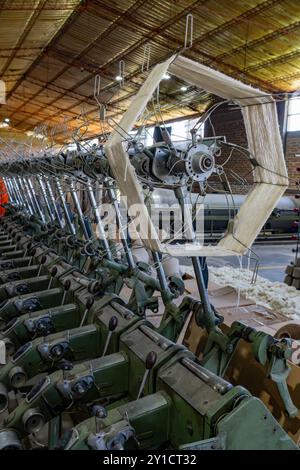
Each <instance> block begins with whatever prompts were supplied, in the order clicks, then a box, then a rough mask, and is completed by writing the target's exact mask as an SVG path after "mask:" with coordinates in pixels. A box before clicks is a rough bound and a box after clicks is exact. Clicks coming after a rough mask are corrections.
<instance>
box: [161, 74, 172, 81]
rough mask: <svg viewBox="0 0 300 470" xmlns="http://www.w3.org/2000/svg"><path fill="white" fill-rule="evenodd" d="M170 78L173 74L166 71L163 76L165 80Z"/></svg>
mask: <svg viewBox="0 0 300 470" xmlns="http://www.w3.org/2000/svg"><path fill="white" fill-rule="evenodd" d="M170 78H171V75H169V74H168V73H164V74H163V76H162V79H163V80H170Z"/></svg>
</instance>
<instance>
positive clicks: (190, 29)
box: [184, 13, 194, 49]
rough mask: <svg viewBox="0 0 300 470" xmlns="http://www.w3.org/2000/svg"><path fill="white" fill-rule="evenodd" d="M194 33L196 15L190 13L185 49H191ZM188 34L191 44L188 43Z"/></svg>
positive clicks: (186, 25) (187, 18) (187, 21)
mask: <svg viewBox="0 0 300 470" xmlns="http://www.w3.org/2000/svg"><path fill="white" fill-rule="evenodd" d="M189 33H190V34H189ZM193 35H194V16H193V15H192V13H189V14H188V15H186V23H185V36H184V49H190V48H191V47H192V45H193ZM188 36H190V37H189V45H188Z"/></svg>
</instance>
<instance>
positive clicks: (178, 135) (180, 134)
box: [130, 118, 204, 146]
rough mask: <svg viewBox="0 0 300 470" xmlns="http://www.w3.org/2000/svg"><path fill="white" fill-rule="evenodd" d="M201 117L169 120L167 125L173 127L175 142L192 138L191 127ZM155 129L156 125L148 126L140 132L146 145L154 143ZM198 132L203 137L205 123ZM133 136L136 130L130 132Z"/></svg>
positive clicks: (172, 134)
mask: <svg viewBox="0 0 300 470" xmlns="http://www.w3.org/2000/svg"><path fill="white" fill-rule="evenodd" d="M198 119H199V118H196V119H184V120H182V121H175V122H167V123H166V127H171V128H172V130H171V139H172V141H173V142H182V141H185V140H190V139H191V133H190V131H191V129H192V128H193V127H194V125H195V124H196V123H197V121H198ZM153 131H154V127H153V126H152V127H147V128H144V129H143V131H142V132H141V134H140V140H141V141H142V142H143V144H144V145H146V146H148V145H152V144H153ZM198 133H199V134H200V135H201V136H202V137H203V136H204V125H201V126H200V128H199V131H198ZM130 134H131V135H132V136H136V131H135V132H130Z"/></svg>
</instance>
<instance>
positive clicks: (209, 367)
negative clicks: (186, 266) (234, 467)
mask: <svg viewBox="0 0 300 470" xmlns="http://www.w3.org/2000/svg"><path fill="white" fill-rule="evenodd" d="M150 150H151V149H150ZM155 152H156V149H155ZM162 153H163V152H160V155H159V159H160V160H159V161H160V165H161V161H162ZM139 155H140V158H139ZM151 155H152V157H153V155H154V152H152V154H151V151H148V152H146V153H144V152H142V153H141V152H140V150H139V151H138V152H136V153H135V155H134V157H133V163H134V161H135V162H136V165H135V168H136V171H137V172H138V171H139V169H141V171H142V172H143V177H144V176H145V175H144V173H145V165H144V164H142V163H143V162H144V161H145V159H147V158H148V160H149V159H150V160H151V158H152V157H151ZM194 155H197V154H196V153H195V152H194ZM203 155H204V154H203ZM203 155H202V157H201V158H202V160H203V158H204V157H205V158H206V161H205V162H204V161H203V162H202V163H203V164H204V163H205V165H206V169H207V168H208V169H209V171H210V170H211V168H210V167H211V160H210V159H209V155H210V153H209V149H208V150H207V151H205V155H204V156H203ZM178 158H179V159H180V158H183V157H178ZM193 158H194V157H193ZM153 160H154V157H153V158H152V160H151V161H153ZM174 162H175V163H174ZM176 162H177V163H176ZM148 163H149V162H148ZM178 163H179V160H178V159H177V160H176V161H175V160H174V158H173V160H172V161H171V163H170V168H169V169H167V171H166V172H165V174H166V175H167V177H168V178H170V175H171V173H172V168H174V167H175V165H176V166H177V167H176V174H175V173H174V177H175V178H176V179H178V177H179V176H180V175H179V174H180V172H182V173H184V172H186V171H189V172H190V169H189V168H190V167H189V166H186V165H184V164H183V165H179V164H178ZM193 163H194V164H193V171H194V177H197V175H199V174H202V173H203V172H204V171H205V168H204V167H203V165H202V166H201V165H200V164H199V154H198V156H197V161H196V162H195V161H194V160H193ZM157 168H158V166H157V167H156V175H155V177H156V178H157V179H160V178H162V177H161V176H158V173H157V172H158V170H157ZM187 168H188V170H187ZM147 171H149V170H147ZM0 173H1V175H2V177H3V180H4V183H5V185H6V188H7V191H8V193H9V198H10V201H9V203H8V204H7V205H6V206H5V208H6V215H5V217H3V218H2V219H1V221H0V223H1V228H0V283H1V286H0V302H1V307H0V328H1V341H2V342H3V343H4V344H5V349H6V352H5V354H6V364H5V365H3V366H1V368H0V413H1V429H0V448H1V449H40V448H43V449H65V450H77V449H80V450H89V449H92V450H115V449H119V450H122V449H125V450H127V449H185V450H186V449H200V450H202V449H297V448H298V447H297V445H296V444H295V443H294V441H293V440H292V439H291V438H290V437H289V436H288V434H287V433H286V432H285V431H284V430H283V429H282V427H281V426H280V425H279V424H278V422H277V421H276V419H275V418H274V417H273V416H272V414H271V413H270V411H269V410H268V409H267V408H266V406H265V405H264V404H263V403H262V402H261V401H260V400H259V399H258V398H256V397H254V396H252V395H251V394H250V393H249V392H248V391H247V390H246V389H245V388H243V386H242V384H241V385H238V386H232V384H230V383H229V382H228V381H227V380H226V379H225V378H224V376H225V374H226V369H227V367H228V365H229V364H230V361H231V358H232V357H233V354H234V351H235V349H236V346H237V344H238V342H239V340H240V339H241V338H242V339H243V340H246V341H248V342H249V343H251V344H252V345H253V355H254V356H255V358H256V360H257V361H258V362H261V363H264V364H266V363H267V364H269V374H270V376H271V377H272V378H273V380H274V382H275V383H276V385H277V388H278V392H279V393H280V396H281V399H282V403H283V407H285V409H286V413H288V414H289V416H296V415H297V414H298V410H297V408H296V407H295V406H294V404H293V403H292V401H291V399H290V396H289V391H288V388H287V384H286V377H287V375H288V372H289V366H288V358H289V357H290V353H291V347H290V346H291V345H290V343H289V340H288V339H281V340H275V339H273V338H272V337H270V336H269V335H266V334H264V333H262V332H259V331H256V330H254V329H252V328H248V327H247V326H245V325H243V324H242V323H240V322H235V323H234V324H233V325H232V327H231V328H230V329H229V332H228V333H226V334H225V333H223V332H222V330H221V329H220V324H221V323H222V317H221V316H220V315H219V314H218V313H217V312H216V310H215V309H214V308H213V307H212V306H211V305H210V303H209V300H208V296H207V290H206V287H205V281H204V278H203V272H202V269H201V262H200V260H199V258H195V259H193V260H192V264H193V266H194V270H195V277H196V281H197V286H198V289H199V296H197V297H192V296H190V295H186V294H185V286H184V282H183V280H182V278H181V276H180V273H179V272H178V271H177V272H174V270H173V271H172V272H168V269H167V264H168V263H167V261H168V260H167V259H166V260H164V258H163V257H161V255H160V254H159V253H147V256H148V259H146V258H145V256H144V255H145V251H146V250H145V249H144V248H143V247H141V246H139V247H138V250H136V249H135V248H136V247H135V246H134V243H132V241H131V240H130V238H129V237H128V235H127V233H125V230H124V220H122V214H121V211H120V205H119V202H118V198H117V196H116V194H117V189H118V188H117V187H116V184H115V181H114V179H113V177H112V174H111V172H110V169H109V165H108V162H107V159H106V158H105V156H104V155H103V152H99V150H95V151H94V152H90V153H88V154H87V153H85V154H84V155H83V154H81V153H80V152H79V151H78V152H75V153H72V154H70V155H68V156H66V155H64V156H62V155H57V156H53V155H51V157H50V156H43V157H39V158H30V159H28V160H26V159H16V160H15V161H10V163H9V164H8V163H7V162H5V163H3V164H2V165H1V168H0ZM150 173H151V171H150ZM161 174H163V173H161ZM161 174H160V175H161ZM187 176H188V177H190V176H191V175H190V173H189V175H187ZM169 182H170V181H169ZM79 187H80V188H81V193H84V197H79V192H78V189H79ZM100 190H101V191H102V196H103V199H102V200H105V201H106V202H108V203H109V204H110V205H111V207H112V208H113V210H114V212H115V216H116V222H117V226H118V234H119V241H118V242H117V241H116V240H113V239H110V238H108V237H107V233H108V232H107V231H106V230H105V221H104V219H103V216H102V215H101V213H100V208H99V198H98V195H99V191H100ZM176 191H177V195H178V194H179V199H180V197H181V196H180V195H181V194H182V193H180V191H179V189H178V188H177V190H176ZM83 205H85V208H83ZM86 207H88V208H89V210H88V211H87V210H86ZM86 213H88V214H89V217H88V216H86V215H85V214H86ZM126 222H127V221H126ZM141 251H142V252H143V256H142V259H141V257H139V255H138V254H137V253H138V252H141ZM145 259H146V261H145ZM164 261H165V262H164ZM153 267H154V268H155V269H153ZM175 271H176V270H175ZM124 288H126V289H127V292H130V294H129V295H128V296H127V297H126V298H125V299H124V295H123V296H122V295H121V293H122V289H124ZM159 299H161V300H160V302H161V301H162V304H163V313H162V319H161V322H160V325H159V326H158V327H155V326H154V325H153V323H151V322H150V321H149V320H148V319H147V313H148V312H151V311H152V312H154V313H157V312H158V310H159ZM176 299H177V300H176ZM191 313H193V314H194V315H195V318H196V321H197V324H198V325H199V326H201V327H202V328H203V329H205V330H206V331H207V342H206V345H205V349H204V351H203V359H202V360H201V361H200V360H198V359H197V358H196V357H195V356H194V354H192V353H191V352H190V351H189V350H188V349H187V348H185V347H184V346H183V345H182V344H180V343H179V342H178V337H179V335H180V332H181V330H182V328H183V325H184V324H185V321H186V319H187V317H188V316H189V315H190V314H191ZM3 343H2V344H3Z"/></svg>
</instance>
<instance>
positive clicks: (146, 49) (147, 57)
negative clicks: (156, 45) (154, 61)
mask: <svg viewBox="0 0 300 470" xmlns="http://www.w3.org/2000/svg"><path fill="white" fill-rule="evenodd" d="M150 54H151V44H146V46H145V47H144V56H143V63H142V72H144V71H145V72H147V71H148V70H149V67H150ZM145 65H146V67H145Z"/></svg>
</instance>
